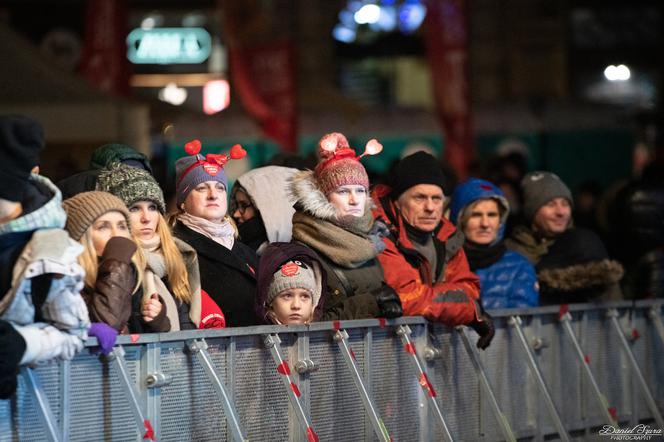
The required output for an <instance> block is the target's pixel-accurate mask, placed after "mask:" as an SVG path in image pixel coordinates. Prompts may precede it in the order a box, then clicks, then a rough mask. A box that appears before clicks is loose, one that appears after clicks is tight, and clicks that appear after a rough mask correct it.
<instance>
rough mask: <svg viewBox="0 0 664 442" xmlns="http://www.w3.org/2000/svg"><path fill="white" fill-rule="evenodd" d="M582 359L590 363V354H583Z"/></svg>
mask: <svg viewBox="0 0 664 442" xmlns="http://www.w3.org/2000/svg"><path fill="white" fill-rule="evenodd" d="M583 360H584V361H586V364H588V365H590V356H588V355H585V356H584V357H583Z"/></svg>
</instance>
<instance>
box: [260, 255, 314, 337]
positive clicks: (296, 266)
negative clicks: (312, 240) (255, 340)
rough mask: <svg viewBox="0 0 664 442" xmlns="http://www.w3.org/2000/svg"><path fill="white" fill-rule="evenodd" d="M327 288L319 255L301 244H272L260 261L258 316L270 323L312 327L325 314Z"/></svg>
mask: <svg viewBox="0 0 664 442" xmlns="http://www.w3.org/2000/svg"><path fill="white" fill-rule="evenodd" d="M324 287H325V271H324V270H323V268H322V265H321V263H320V260H319V258H318V256H317V255H316V253H314V252H313V251H312V250H311V249H309V248H308V247H305V246H303V245H301V244H296V243H284V242H275V243H271V244H269V245H267V246H266V247H265V251H264V253H263V254H262V255H261V259H260V264H259V271H258V290H257V291H258V293H257V296H256V308H257V313H258V315H259V316H260V317H261V318H263V319H264V320H265V321H266V322H267V323H272V324H284V325H296V324H309V323H311V322H312V321H315V320H318V319H320V317H321V315H322V310H323V308H322V306H323V304H324V301H323V299H324V297H323V296H322V294H323V290H324Z"/></svg>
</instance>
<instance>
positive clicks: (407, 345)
mask: <svg viewBox="0 0 664 442" xmlns="http://www.w3.org/2000/svg"><path fill="white" fill-rule="evenodd" d="M410 334H411V330H410V327H408V326H407V325H400V326H399V327H397V336H399V337H400V338H401V342H402V343H403V345H404V349H405V350H406V353H408V354H409V355H410V360H411V362H412V367H413V368H414V369H415V372H416V375H417V381H418V383H419V384H420V387H422V390H424V393H425V394H426V397H427V401H428V404H429V406H430V407H431V408H432V409H433V412H434V414H435V416H436V418H437V419H438V421H439V422H440V425H441V427H442V430H443V435H444V436H445V439H446V440H448V441H452V440H454V439H453V438H452V434H451V433H450V430H449V428H447V423H446V422H445V418H444V417H443V413H442V412H441V411H440V407H439V406H438V402H436V391H435V390H434V389H433V385H431V382H429V378H428V377H427V375H426V373H425V372H424V369H423V368H422V364H421V363H420V360H419V358H418V357H417V350H416V348H415V344H413V342H412V341H411V340H410Z"/></svg>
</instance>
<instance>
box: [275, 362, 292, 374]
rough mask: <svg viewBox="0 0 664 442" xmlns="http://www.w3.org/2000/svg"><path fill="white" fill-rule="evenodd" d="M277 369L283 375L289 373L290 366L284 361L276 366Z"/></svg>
mask: <svg viewBox="0 0 664 442" xmlns="http://www.w3.org/2000/svg"><path fill="white" fill-rule="evenodd" d="M277 371H278V372H279V373H281V374H283V375H284V376H287V375H289V374H290V367H289V366H288V362H286V361H284V362H282V363H281V364H279V366H278V367H277Z"/></svg>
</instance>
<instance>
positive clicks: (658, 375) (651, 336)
mask: <svg viewBox="0 0 664 442" xmlns="http://www.w3.org/2000/svg"><path fill="white" fill-rule="evenodd" d="M659 314H660V318H661V309H660V310H659ZM648 321H650V320H648ZM647 324H648V326H649V327H648V328H647V330H648V332H647V333H644V334H645V335H646V337H647V339H648V342H649V344H648V346H647V348H648V350H649V352H648V353H647V356H648V359H649V360H650V361H651V363H652V367H653V372H652V377H651V378H650V379H649V384H648V385H650V386H651V388H652V393H653V397H654V398H655V402H656V403H657V406H658V407H659V409H660V410H663V411H664V382H662V379H664V358H662V357H656V355H664V342H662V339H661V338H660V337H659V335H658V334H657V331H656V330H655V327H654V326H651V323H650V322H647Z"/></svg>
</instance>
